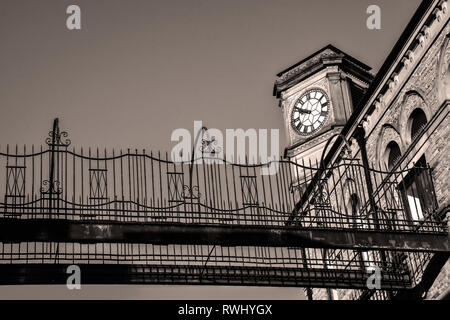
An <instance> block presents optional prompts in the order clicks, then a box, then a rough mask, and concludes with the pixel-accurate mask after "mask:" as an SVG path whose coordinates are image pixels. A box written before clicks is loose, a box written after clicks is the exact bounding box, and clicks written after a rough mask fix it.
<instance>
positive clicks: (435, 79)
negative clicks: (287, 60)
mask: <svg viewBox="0 0 450 320" xmlns="http://www.w3.org/2000/svg"><path fill="white" fill-rule="evenodd" d="M448 5H449V4H448V1H447V0H434V1H423V2H422V3H421V5H420V6H419V8H418V9H417V11H416V13H415V14H414V16H413V17H412V19H411V21H410V23H409V24H408V26H407V27H406V29H405V30H404V32H403V34H402V35H401V37H400V39H399V40H398V42H397V43H396V44H395V46H394V48H393V49H392V51H391V53H390V54H389V55H388V57H387V59H386V61H385V62H384V64H383V65H382V67H381V69H380V70H379V72H378V73H377V74H376V75H374V74H373V73H371V71H370V67H368V66H367V65H365V64H364V63H362V62H360V61H358V60H356V59H355V58H352V57H351V56H350V55H348V54H346V53H344V52H342V51H340V50H339V49H337V48H335V47H333V46H331V45H329V46H327V47H325V48H323V49H321V50H319V51H317V52H316V53H314V54H313V55H311V56H309V57H308V58H306V59H304V60H302V61H300V62H299V63H297V64H295V65H294V66H292V67H290V68H288V69H286V70H285V71H283V72H281V73H279V74H278V75H277V80H276V82H275V86H274V96H276V98H277V99H278V100H279V106H280V109H281V112H282V116H283V119H284V125H285V131H286V137H287V141H288V144H289V145H288V146H287V148H286V149H285V156H286V157H287V158H289V159H291V160H293V161H297V162H298V161H302V162H303V163H309V164H316V165H318V164H319V163H320V162H321V161H324V162H325V163H326V164H333V163H336V161H339V159H340V155H341V154H342V150H343V149H345V148H347V149H349V150H348V151H349V152H351V154H352V157H355V158H356V157H363V158H364V157H365V158H366V159H367V162H368V163H367V165H369V166H370V167H371V168H379V169H380V170H386V171H387V172H395V171H401V170H404V169H411V168H414V167H415V166H427V165H429V166H430V167H431V172H432V182H431V183H432V184H433V188H434V192H435V199H436V202H437V203H436V204H434V202H433V210H432V214H434V215H438V216H439V217H441V218H442V219H444V218H445V217H446V216H447V213H448V211H449V190H450V180H449V175H448V172H449V170H450V144H449V143H448V139H449V138H450V117H449V112H450V23H449V8H448ZM337 134H340V135H341V136H342V137H343V138H345V139H334V140H333V143H332V144H330V145H329V146H327V142H328V141H329V140H330V138H332V137H333V136H336V135H337ZM344 140H345V141H349V142H350V144H351V146H348V143H347V144H346V143H345V141H344ZM326 147H327V150H325V151H324V148H326ZM363 153H364V154H365V155H364V154H363ZM323 154H324V155H325V157H323ZM322 157H323V159H322ZM303 178H304V177H303ZM408 179H409V177H405V178H404V181H407V182H406V184H405V182H403V184H404V190H403V191H402V192H403V193H402V194H403V195H399V198H402V197H404V198H402V200H403V201H405V203H406V204H405V207H406V208H407V215H408V217H409V219H411V220H412V221H417V223H418V224H420V221H421V220H423V219H424V216H426V215H427V214H431V212H427V208H428V207H430V205H431V201H432V200H430V198H429V197H428V196H429V195H428V193H429V192H428V190H429V189H430V188H431V187H430V188H428V186H427V185H426V184H424V185H421V186H418V185H417V184H416V183H414V182H411V183H409V182H408V181H412V180H411V179H409V180H408ZM366 187H367V186H366ZM411 190H412V191H411ZM411 192H412V193H411ZM413 193H414V194H413ZM399 201H400V200H399ZM352 203H353V202H352ZM354 203H355V207H356V206H357V204H356V203H358V200H355V201H354ZM358 205H359V204H358ZM329 254H334V255H336V252H334V253H330V252H328V253H327V252H324V255H329ZM346 254H349V253H346ZM355 254H356V253H355ZM418 256H420V257H419V258H420V259H422V258H423V255H420V254H418ZM440 259H441V262H440V264H438V265H439V268H438V270H437V271H436V270H435V272H437V274H436V275H437V277H433V278H432V281H428V279H426V276H425V275H424V276H423V279H421V280H420V286H421V287H422V290H419V291H420V292H419V291H417V292H410V293H408V294H411V295H410V296H409V297H416V298H417V296H414V294H416V295H420V297H421V298H426V299H439V298H443V297H445V296H447V297H448V296H449V294H450V293H449V288H450V262H449V261H448V255H447V256H444V257H441V258H440ZM430 279H431V278H430ZM427 281H428V282H430V283H427ZM311 294H312V298H314V299H351V298H361V297H363V296H364V295H365V297H366V298H372V299H385V298H395V297H396V293H395V292H394V293H392V292H372V293H371V294H368V293H367V292H366V293H364V292H362V291H357V290H347V289H346V290H325V289H313V290H312V291H310V295H311ZM397 297H398V296H397ZM405 297H408V296H405Z"/></svg>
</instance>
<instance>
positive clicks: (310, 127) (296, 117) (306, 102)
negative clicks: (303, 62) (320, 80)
mask: <svg viewBox="0 0 450 320" xmlns="http://www.w3.org/2000/svg"><path fill="white" fill-rule="evenodd" d="M329 110H330V104H329V101H328V97H327V95H326V93H325V92H323V91H322V90H320V89H312V90H309V91H308V92H306V93H305V94H304V95H302V96H301V97H300V99H298V100H297V102H296V103H295V105H294V109H293V110H292V115H291V122H292V127H293V128H294V129H295V131H297V132H298V133H299V134H301V135H309V134H311V133H313V132H315V131H317V130H319V128H320V127H321V126H322V125H323V124H324V123H325V120H326V119H327V117H328V112H329Z"/></svg>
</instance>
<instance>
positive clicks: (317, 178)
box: [0, 119, 450, 299]
mask: <svg viewBox="0 0 450 320" xmlns="http://www.w3.org/2000/svg"><path fill="white" fill-rule="evenodd" d="M203 142H204V141H203ZM46 143H47V147H46V148H43V147H40V148H39V149H35V148H34V147H32V148H31V150H27V148H25V147H24V148H23V149H20V150H19V148H18V147H17V146H16V147H15V148H11V147H9V146H8V147H7V149H6V151H5V150H2V151H1V152H0V183H1V184H0V194H3V195H4V196H3V200H2V201H1V203H0V271H1V272H0V284H2V285H12V284H65V283H66V281H67V273H66V270H67V267H68V266H70V265H74V264H75V265H78V266H79V267H80V268H81V271H82V283H83V284H204V285H248V286H290V287H308V288H340V289H354V290H355V295H354V298H358V299H364V298H371V297H373V296H374V291H371V290H367V278H368V276H369V275H370V273H369V270H370V268H372V267H374V266H375V267H378V268H380V269H381V271H382V280H381V288H380V290H377V292H378V293H380V292H382V293H383V294H385V295H387V296H389V297H391V298H393V297H394V298H395V297H397V298H402V297H417V296H421V295H422V294H423V292H424V291H426V288H427V283H426V282H427V281H428V282H429V281H430V279H431V280H434V279H435V277H436V276H437V274H436V270H437V272H438V271H439V270H440V268H441V267H442V265H443V264H445V262H446V261H447V259H448V257H449V252H450V245H449V239H448V230H447V224H446V221H445V220H444V219H443V216H444V214H442V212H439V211H438V210H437V209H438V205H437V203H436V197H435V195H434V187H433V181H432V176H431V168H430V167H429V166H427V165H426V164H425V165H423V166H416V167H414V168H412V169H402V170H397V171H395V172H392V171H384V170H382V169H381V168H369V167H368V166H367V165H364V164H361V161H360V160H359V159H357V158H351V157H349V156H345V155H344V157H342V159H341V161H340V162H339V163H338V164H336V165H334V166H328V167H326V168H325V167H324V166H323V165H321V164H316V165H312V164H307V165H306V164H304V163H295V162H291V161H287V160H283V159H280V160H279V161H277V162H276V163H275V164H276V166H277V167H278V171H277V173H276V174H273V175H264V174H262V173H261V169H263V168H265V167H267V166H269V165H271V164H270V163H269V164H258V165H255V164H249V163H245V164H231V163H227V162H226V161H224V160H221V159H217V158H214V157H212V158H211V157H201V158H200V159H192V160H193V161H190V162H188V163H175V162H172V161H170V160H169V157H168V155H167V154H165V155H161V154H160V153H157V154H155V153H152V152H150V153H147V152H146V151H145V150H142V151H138V150H126V151H123V150H120V151H118V152H117V151H111V152H108V151H106V150H102V151H100V150H98V149H96V150H94V151H93V150H91V149H88V150H83V149H80V150H79V151H76V150H75V148H70V140H69V139H68V138H67V133H66V132H64V131H60V129H59V126H58V120H57V119H56V120H55V122H54V126H53V130H52V131H51V132H50V134H49V137H48V138H47V140H46ZM202 145H203V147H205V146H207V147H208V148H210V147H211V146H210V145H209V144H208V143H207V142H205V143H202ZM208 154H209V155H210V156H211V155H213V156H214V152H209V153H208ZM194 160H195V161H194ZM272 164H273V163H272ZM368 181H370V182H371V183H370V184H371V185H372V188H373V190H368V189H370V188H368V187H367V183H368ZM369 191H370V192H369ZM411 199H412V200H411Z"/></svg>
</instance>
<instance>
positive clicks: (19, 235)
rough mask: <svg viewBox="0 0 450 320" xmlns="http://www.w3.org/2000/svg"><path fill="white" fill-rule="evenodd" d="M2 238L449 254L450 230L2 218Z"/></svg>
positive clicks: (0, 234) (2, 240) (3, 239)
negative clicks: (445, 231) (446, 231)
mask: <svg viewBox="0 0 450 320" xmlns="http://www.w3.org/2000/svg"><path fill="white" fill-rule="evenodd" d="M0 241H1V242H5V243H14V242H29V241H38V242H41V241H42V242H79V243H152V244H160V245H165V244H205V245H225V246H269V247H298V248H329V249H352V250H363V251H364V250H391V251H408V252H412V251H415V252H435V253H439V252H441V253H449V252H450V244H449V237H448V234H447V233H425V232H423V233H420V232H416V233H413V232H399V231H389V230H367V229H318V228H301V227H278V226H273V227H271V226H254V227H253V226H248V225H246V226H240V225H206V224H191V223H179V224H174V223H171V224H164V223H144V222H142V223H136V222H134V223H125V222H109V221H108V222H104V221H94V220H86V221H71V220H65V219H53V218H52V219H27V220H25V219H15V218H2V219H1V220H0Z"/></svg>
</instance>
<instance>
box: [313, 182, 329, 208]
mask: <svg viewBox="0 0 450 320" xmlns="http://www.w3.org/2000/svg"><path fill="white" fill-rule="evenodd" d="M326 189H327V188H326V187H325V186H324V183H320V184H319V186H318V188H317V191H316V193H315V194H314V204H315V205H316V206H317V207H327V206H330V197H329V195H328V192H327V190H326Z"/></svg>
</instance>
